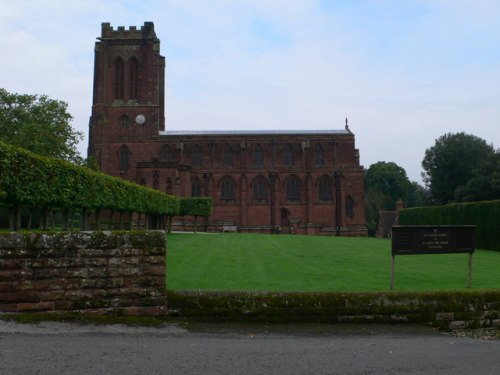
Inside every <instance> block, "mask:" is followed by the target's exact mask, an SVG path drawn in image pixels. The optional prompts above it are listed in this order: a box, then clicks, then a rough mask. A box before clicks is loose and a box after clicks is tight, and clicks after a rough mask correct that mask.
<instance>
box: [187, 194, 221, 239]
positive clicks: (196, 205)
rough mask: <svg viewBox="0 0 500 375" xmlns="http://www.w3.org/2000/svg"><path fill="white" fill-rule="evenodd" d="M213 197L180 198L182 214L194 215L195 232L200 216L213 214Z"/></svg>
mask: <svg viewBox="0 0 500 375" xmlns="http://www.w3.org/2000/svg"><path fill="white" fill-rule="evenodd" d="M212 205H213V200H212V198H207V197H186V198H180V209H179V215H180V216H193V217H194V232H195V233H196V221H197V218H198V216H204V217H208V216H210V215H211V214H212Z"/></svg>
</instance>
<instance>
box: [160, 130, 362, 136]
mask: <svg viewBox="0 0 500 375" xmlns="http://www.w3.org/2000/svg"><path fill="white" fill-rule="evenodd" d="M159 134H160V135H185V136H190V135H191V136H197V135H198V136H199V135H315V134H328V135H331V134H339V135H341V134H352V133H351V132H350V131H349V130H346V129H333V130H200V131H192V130H183V131H161V132H160V133H159Z"/></svg>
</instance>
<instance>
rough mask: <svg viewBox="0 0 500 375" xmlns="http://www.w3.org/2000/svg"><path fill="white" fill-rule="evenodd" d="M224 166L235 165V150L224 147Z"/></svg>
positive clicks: (227, 146)
mask: <svg viewBox="0 0 500 375" xmlns="http://www.w3.org/2000/svg"><path fill="white" fill-rule="evenodd" d="M222 164H223V165H224V166H226V167H229V166H231V165H233V149H232V148H231V146H229V145H226V146H225V147H224V154H223V156H222Z"/></svg>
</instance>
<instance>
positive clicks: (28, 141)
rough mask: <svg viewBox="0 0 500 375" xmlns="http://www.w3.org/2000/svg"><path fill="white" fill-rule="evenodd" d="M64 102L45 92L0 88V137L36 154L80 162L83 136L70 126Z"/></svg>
mask: <svg viewBox="0 0 500 375" xmlns="http://www.w3.org/2000/svg"><path fill="white" fill-rule="evenodd" d="M67 107H68V105H67V103H65V102H63V101H59V100H53V99H50V98H49V97H48V96H46V95H40V96H39V95H20V94H12V93H9V92H7V91H6V90H5V89H3V88H0V140H2V141H4V142H6V143H10V144H12V145H15V146H19V147H22V148H25V149H27V150H29V151H31V152H34V153H36V154H40V155H44V156H50V157H56V158H59V159H65V160H69V161H72V162H78V163H81V161H82V160H81V157H80V156H79V154H78V151H77V149H76V145H77V144H78V142H79V141H80V140H81V139H83V134H82V133H81V132H78V131H75V130H73V128H72V127H71V124H70V122H71V120H72V117H71V115H70V114H69V113H68V112H67Z"/></svg>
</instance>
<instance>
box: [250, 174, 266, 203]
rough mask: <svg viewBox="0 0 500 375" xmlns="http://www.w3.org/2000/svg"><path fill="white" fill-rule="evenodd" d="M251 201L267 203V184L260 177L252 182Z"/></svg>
mask: <svg viewBox="0 0 500 375" xmlns="http://www.w3.org/2000/svg"><path fill="white" fill-rule="evenodd" d="M253 199H254V200H256V201H259V202H267V182H266V180H265V179H264V177H262V176H258V177H257V178H256V179H255V180H254V182H253Z"/></svg>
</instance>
